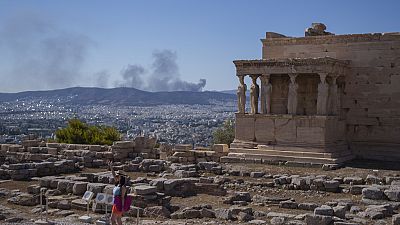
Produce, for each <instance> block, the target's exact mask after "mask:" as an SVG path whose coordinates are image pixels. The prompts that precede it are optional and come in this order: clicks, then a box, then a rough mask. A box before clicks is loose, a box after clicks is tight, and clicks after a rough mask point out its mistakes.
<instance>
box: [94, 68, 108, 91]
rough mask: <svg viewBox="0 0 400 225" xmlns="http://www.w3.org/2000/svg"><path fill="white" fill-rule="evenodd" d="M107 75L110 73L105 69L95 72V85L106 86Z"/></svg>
mask: <svg viewBox="0 0 400 225" xmlns="http://www.w3.org/2000/svg"><path fill="white" fill-rule="evenodd" d="M109 77H110V74H109V73H108V72H107V71H105V70H103V71H100V72H98V73H95V74H94V78H95V86H96V87H101V88H106V87H108V78H109Z"/></svg>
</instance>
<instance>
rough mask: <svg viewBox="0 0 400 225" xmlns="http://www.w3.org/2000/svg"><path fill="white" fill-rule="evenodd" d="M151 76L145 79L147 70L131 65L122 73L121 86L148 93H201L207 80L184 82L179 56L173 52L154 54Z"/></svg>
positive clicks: (156, 52)
mask: <svg viewBox="0 0 400 225" xmlns="http://www.w3.org/2000/svg"><path fill="white" fill-rule="evenodd" d="M153 60H154V61H153V63H152V65H151V71H152V72H151V74H150V75H149V76H147V77H143V75H144V74H145V69H144V68H143V67H142V66H140V65H133V66H132V65H129V66H128V67H127V69H125V70H123V71H122V77H123V79H124V80H123V83H120V85H119V86H125V87H134V88H138V89H142V90H147V91H201V90H202V89H203V88H204V87H205V85H206V80H205V79H200V81H199V82H198V83H191V82H187V81H183V80H181V78H180V75H179V66H178V64H177V63H176V60H177V54H176V52H173V51H171V50H162V51H154V52H153Z"/></svg>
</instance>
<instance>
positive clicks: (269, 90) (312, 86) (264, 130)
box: [229, 23, 400, 163]
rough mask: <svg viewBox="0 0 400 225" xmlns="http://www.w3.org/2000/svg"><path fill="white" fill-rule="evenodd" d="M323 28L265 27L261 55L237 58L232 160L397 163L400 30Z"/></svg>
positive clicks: (399, 145) (399, 155)
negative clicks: (284, 30) (292, 32)
mask: <svg viewBox="0 0 400 225" xmlns="http://www.w3.org/2000/svg"><path fill="white" fill-rule="evenodd" d="M325 29H326V27H325V25H323V24H321V23H314V24H312V27H311V28H308V29H307V30H306V32H305V37H286V36H284V35H281V34H277V33H273V32H267V33H266V37H265V39H262V40H261V42H262V45H263V46H262V59H256V60H235V61H234V64H235V66H236V75H237V77H238V78H239V87H238V91H237V94H238V113H236V136H235V141H234V143H233V144H232V145H231V148H230V153H229V157H232V158H234V157H241V158H246V159H269V160H283V161H297V162H310V163H340V162H344V161H347V160H350V159H353V158H355V157H359V158H369V159H380V160H400V33H372V34H349V35H334V34H332V33H329V32H326V31H325ZM249 78H251V85H249V86H250V87H248V86H246V84H245V82H244V79H249ZM249 80H250V79H249ZM246 91H249V92H250V98H248V99H247V102H246ZM249 108H250V109H249Z"/></svg>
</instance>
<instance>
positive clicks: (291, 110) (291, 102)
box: [287, 73, 299, 115]
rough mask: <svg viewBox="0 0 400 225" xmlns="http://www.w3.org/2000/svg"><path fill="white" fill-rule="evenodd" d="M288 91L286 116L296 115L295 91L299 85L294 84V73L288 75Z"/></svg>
mask: <svg viewBox="0 0 400 225" xmlns="http://www.w3.org/2000/svg"><path fill="white" fill-rule="evenodd" d="M289 77H290V82H289V91H288V104H287V110H288V114H292V115H296V113H297V89H298V88H299V85H298V84H297V83H296V77H297V74H296V73H292V74H289Z"/></svg>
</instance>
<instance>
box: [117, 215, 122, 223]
mask: <svg viewBox="0 0 400 225" xmlns="http://www.w3.org/2000/svg"><path fill="white" fill-rule="evenodd" d="M121 219H122V216H117V218H116V220H117V224H118V225H122V220H121Z"/></svg>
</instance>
